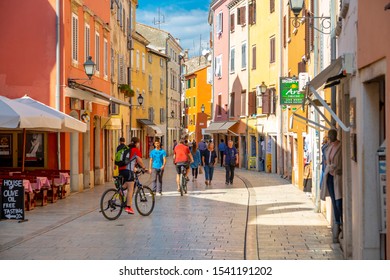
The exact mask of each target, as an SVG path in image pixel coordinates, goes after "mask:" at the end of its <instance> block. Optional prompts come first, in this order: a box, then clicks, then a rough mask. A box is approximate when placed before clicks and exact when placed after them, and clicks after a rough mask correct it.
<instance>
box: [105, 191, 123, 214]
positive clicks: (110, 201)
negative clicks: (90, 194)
mask: <svg viewBox="0 0 390 280" xmlns="http://www.w3.org/2000/svg"><path fill="white" fill-rule="evenodd" d="M100 210H101V212H102V214H103V216H104V217H105V218H106V219H108V220H116V219H118V217H119V216H120V215H121V214H122V210H123V195H122V194H121V193H119V191H118V190H117V189H109V190H106V191H105V192H104V193H103V195H102V198H101V199H100Z"/></svg>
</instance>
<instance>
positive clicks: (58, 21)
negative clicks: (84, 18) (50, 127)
mask: <svg viewBox="0 0 390 280" xmlns="http://www.w3.org/2000/svg"><path fill="white" fill-rule="evenodd" d="M60 9H61V5H60V0H56V33H57V34H56V35H57V38H56V62H57V63H56V95H55V104H56V109H57V110H58V111H61V110H60V106H61V105H60V104H61V101H60V78H61V76H60V70H61V68H60V62H61V58H60V37H61V27H60V13H61V10H60ZM57 162H58V169H61V134H60V132H57Z"/></svg>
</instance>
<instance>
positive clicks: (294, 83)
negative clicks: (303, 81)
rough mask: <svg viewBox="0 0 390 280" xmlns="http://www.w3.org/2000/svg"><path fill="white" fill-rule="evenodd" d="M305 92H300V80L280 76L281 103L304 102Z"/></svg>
mask: <svg viewBox="0 0 390 280" xmlns="http://www.w3.org/2000/svg"><path fill="white" fill-rule="evenodd" d="M304 97H305V93H304V92H299V81H298V79H293V78H280V105H294V104H302V101H303V98H304Z"/></svg>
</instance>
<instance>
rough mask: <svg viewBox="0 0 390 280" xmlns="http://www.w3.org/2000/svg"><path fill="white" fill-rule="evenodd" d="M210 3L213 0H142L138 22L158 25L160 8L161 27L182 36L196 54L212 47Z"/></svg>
mask: <svg viewBox="0 0 390 280" xmlns="http://www.w3.org/2000/svg"><path fill="white" fill-rule="evenodd" d="M209 5H210V1H209V0H187V1H185V0H176V1H174V0H157V1H150V0H139V1H138V9H137V22H141V23H143V24H147V25H150V26H154V27H156V28H158V25H155V22H156V21H158V12H159V9H160V15H161V21H162V19H163V18H164V23H161V26H160V28H161V29H163V30H166V31H168V32H169V33H171V34H172V35H173V36H174V37H176V38H179V39H180V44H181V46H182V47H183V49H188V51H189V54H190V57H193V56H197V55H199V54H200V52H201V50H202V49H206V48H208V47H209V37H210V26H209V24H208V9H209ZM163 16H164V17H163ZM200 42H201V48H199V45H200Z"/></svg>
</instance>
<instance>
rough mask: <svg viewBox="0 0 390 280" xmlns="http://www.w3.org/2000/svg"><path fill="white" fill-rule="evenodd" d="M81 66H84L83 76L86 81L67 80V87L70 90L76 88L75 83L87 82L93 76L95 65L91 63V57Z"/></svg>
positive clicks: (80, 79)
mask: <svg viewBox="0 0 390 280" xmlns="http://www.w3.org/2000/svg"><path fill="white" fill-rule="evenodd" d="M83 65H84V71H85V74H86V75H87V76H88V79H82V78H68V86H69V87H70V88H76V86H77V82H76V81H89V80H91V79H92V76H93V75H94V74H95V68H96V64H95V62H93V61H92V56H88V59H87V61H86V62H84V64H83ZM84 83H85V82H84Z"/></svg>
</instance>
